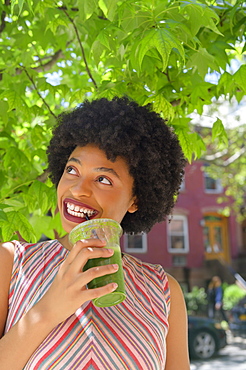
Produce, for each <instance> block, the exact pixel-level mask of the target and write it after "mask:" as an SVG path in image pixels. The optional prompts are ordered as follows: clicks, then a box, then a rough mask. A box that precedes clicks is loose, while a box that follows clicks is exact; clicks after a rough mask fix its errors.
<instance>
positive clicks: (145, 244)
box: [123, 233, 148, 254]
mask: <svg viewBox="0 0 246 370" xmlns="http://www.w3.org/2000/svg"><path fill="white" fill-rule="evenodd" d="M129 236H130V237H131V236H141V237H142V248H128V237H129ZM123 246H124V251H125V252H127V253H130V254H131V253H139V254H141V253H147V251H148V238H147V234H146V233H141V234H135V235H129V234H124V238H123Z"/></svg>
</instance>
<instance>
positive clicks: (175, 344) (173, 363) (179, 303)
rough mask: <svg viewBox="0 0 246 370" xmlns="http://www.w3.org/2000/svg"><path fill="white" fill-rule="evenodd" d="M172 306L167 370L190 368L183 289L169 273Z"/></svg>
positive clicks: (168, 336) (186, 369)
mask: <svg viewBox="0 0 246 370" xmlns="http://www.w3.org/2000/svg"><path fill="white" fill-rule="evenodd" d="M167 277H168V282H169V287H170V296H171V308H170V315H169V320H168V321H169V330H168V335H167V360H166V367H165V370H176V369H180V370H188V369H189V368H190V366H189V355H188V332H187V312H186V306H185V301H184V296H183V292H182V289H181V287H180V285H179V283H178V282H177V280H176V279H174V278H173V277H172V276H171V275H169V274H167Z"/></svg>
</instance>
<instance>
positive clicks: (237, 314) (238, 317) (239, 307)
mask: <svg viewBox="0 0 246 370" xmlns="http://www.w3.org/2000/svg"><path fill="white" fill-rule="evenodd" d="M229 328H230V330H231V332H232V334H233V335H234V336H241V337H244V338H246V296H245V297H244V298H242V299H241V300H240V301H239V302H238V303H237V304H236V305H235V306H234V307H233V308H232V309H231V313H230V322H229Z"/></svg>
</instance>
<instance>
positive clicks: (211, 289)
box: [207, 276, 228, 321]
mask: <svg viewBox="0 0 246 370" xmlns="http://www.w3.org/2000/svg"><path fill="white" fill-rule="evenodd" d="M207 296H208V317H209V318H211V319H215V318H220V319H222V320H224V321H228V319H227V317H226V314H225V311H224V309H223V289H222V282H221V279H220V277H219V276H213V277H212V279H211V281H210V283H209V285H208V292H207Z"/></svg>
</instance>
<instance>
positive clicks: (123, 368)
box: [0, 98, 190, 370]
mask: <svg viewBox="0 0 246 370" xmlns="http://www.w3.org/2000/svg"><path fill="white" fill-rule="evenodd" d="M48 161H49V170H50V173H51V179H52V181H53V183H54V184H55V186H56V187H57V202H58V208H59V211H60V217H61V222H62V226H63V229H64V230H65V231H66V235H65V236H64V237H62V238H61V239H59V240H48V241H42V242H39V243H36V244H32V243H29V242H20V241H11V242H6V243H3V245H2V246H1V248H0V337H1V339H0V368H1V370H10V369H11V370H22V369H24V370H51V369H52V370H87V369H90V370H98V369H100V370H141V369H142V370H163V369H165V370H188V369H189V368H190V367H189V356H188V345H187V313H186V308H185V303H184V299H183V294H182V291H181V289H180V286H179V284H178V283H177V281H176V280H175V279H174V278H173V277H171V276H170V275H168V274H167V273H166V272H165V270H164V269H163V267H162V266H160V265H154V264H149V263H145V262H142V261H140V260H139V259H137V258H134V257H132V256H130V255H128V254H125V253H124V254H123V258H122V263H123V269H124V274H125V285H126V299H125V301H124V302H122V303H120V304H118V305H116V306H112V307H104V308H103V307H95V306H94V305H93V304H92V300H93V299H94V298H97V297H101V296H103V295H105V294H107V293H110V292H112V291H114V290H115V289H116V286H115V285H114V284H107V285H105V286H103V287H100V288H96V289H88V288H87V284H88V282H90V281H91V280H92V279H94V278H96V277H99V276H104V275H107V274H111V273H114V272H115V271H117V268H118V266H117V265H116V266H115V265H106V266H100V267H97V268H90V269H88V270H87V271H83V267H84V266H85V264H86V263H87V261H88V259H91V258H101V257H104V258H107V257H109V256H111V255H112V254H113V251H112V250H110V249H107V248H102V247H104V246H105V245H106V243H105V242H104V241H101V240H99V239H88V240H81V241H78V242H76V244H75V245H71V244H70V242H69V238H68V235H69V233H70V231H71V230H72V229H73V228H74V227H75V226H76V225H78V224H79V223H82V222H84V221H86V220H87V219H88V218H89V219H92V220H93V219H97V218H111V219H113V220H115V221H117V222H119V223H120V224H121V226H122V228H123V230H124V232H126V233H141V232H143V231H145V232H148V231H149V230H150V229H151V228H152V227H153V225H154V224H155V223H156V222H161V221H163V220H165V218H166V217H169V216H170V214H171V212H172V208H173V206H174V201H175V196H176V195H177V194H178V192H179V188H180V185H181V182H182V177H183V174H184V166H185V164H186V160H185V158H184V156H183V153H182V150H181V148H180V145H179V142H178V139H177V137H176V135H175V134H174V133H173V132H172V130H171V129H170V128H169V127H168V126H167V125H166V123H165V121H164V120H163V119H162V118H161V117H160V115H158V114H157V113H155V112H153V111H151V110H150V109H149V107H141V106H139V105H138V104H137V103H135V102H134V101H131V100H129V99H127V98H114V99H113V100H112V101H109V100H107V99H105V98H102V99H99V100H94V101H92V102H89V101H85V102H84V103H83V104H81V105H80V106H78V107H77V108H76V109H74V110H73V111H71V112H67V113H64V114H62V115H61V116H60V117H59V120H58V124H57V127H56V128H55V130H54V133H53V138H52V139H51V142H50V145H49V147H48ZM44 233H45V231H44ZM160 248H163V246H162V245H160Z"/></svg>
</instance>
